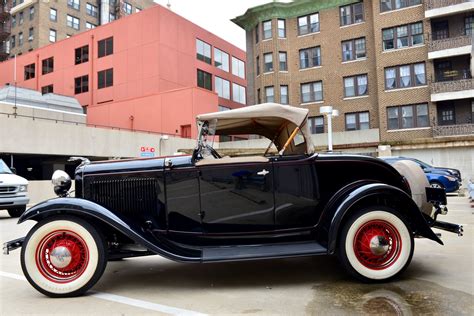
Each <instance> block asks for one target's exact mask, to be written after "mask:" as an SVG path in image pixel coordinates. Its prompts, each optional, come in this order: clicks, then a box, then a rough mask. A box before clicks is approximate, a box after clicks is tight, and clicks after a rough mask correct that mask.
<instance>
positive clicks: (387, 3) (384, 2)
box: [380, 0, 392, 12]
mask: <svg viewBox="0 0 474 316" xmlns="http://www.w3.org/2000/svg"><path fill="white" fill-rule="evenodd" d="M380 10H381V11H382V12H385V11H390V10H392V0H381V1H380Z"/></svg>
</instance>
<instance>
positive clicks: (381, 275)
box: [338, 206, 414, 282]
mask: <svg viewBox="0 0 474 316" xmlns="http://www.w3.org/2000/svg"><path fill="white" fill-rule="evenodd" d="M413 250H414V241H413V233H412V232H411V230H410V229H409V228H408V225H407V224H406V222H405V220H404V218H403V217H402V216H401V215H400V214H399V213H398V212H396V211H395V210H393V209H391V208H387V207H382V206H380V207H372V208H368V209H364V210H361V211H359V212H356V213H355V214H353V215H352V216H351V217H350V218H349V220H348V221H346V222H345V225H344V227H343V229H342V231H341V235H340V238H339V243H338V255H339V259H340V261H341V263H342V264H343V265H344V267H345V268H346V270H347V271H348V272H349V273H350V274H351V275H352V276H354V277H356V278H358V279H359V280H362V281H364V282H371V281H383V280H388V279H390V278H393V277H395V276H397V275H398V274H400V273H401V272H402V271H403V270H405V269H406V268H407V267H408V265H409V264H410V261H411V259H412V256H413Z"/></svg>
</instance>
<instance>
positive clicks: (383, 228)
mask: <svg viewBox="0 0 474 316" xmlns="http://www.w3.org/2000/svg"><path fill="white" fill-rule="evenodd" d="M353 247H354V253H355V255H356V257H357V259H358V260H359V262H360V263H361V264H362V265H364V266H365V267H366V268H369V269H372V270H382V269H386V268H388V267H390V266H391V265H392V264H393V263H394V262H396V261H397V259H398V257H399V256H400V253H401V250H402V238H401V237H400V234H399V232H398V230H397V229H396V228H395V227H394V226H393V225H392V224H390V223H389V222H387V221H384V220H371V221H368V222H367V223H365V224H363V225H362V226H361V227H360V228H359V229H358V230H357V232H356V234H355V236H354V243H353Z"/></svg>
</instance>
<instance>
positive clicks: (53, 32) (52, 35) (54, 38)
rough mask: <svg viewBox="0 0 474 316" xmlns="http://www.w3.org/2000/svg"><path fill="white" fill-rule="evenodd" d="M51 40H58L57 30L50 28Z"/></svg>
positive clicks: (52, 41)
mask: <svg viewBox="0 0 474 316" xmlns="http://www.w3.org/2000/svg"><path fill="white" fill-rule="evenodd" d="M49 41H50V42H51V43H54V42H56V30H53V29H49Z"/></svg>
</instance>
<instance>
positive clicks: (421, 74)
mask: <svg viewBox="0 0 474 316" xmlns="http://www.w3.org/2000/svg"><path fill="white" fill-rule="evenodd" d="M414 68H415V78H416V85H417V86H418V85H425V84H426V76H425V64H423V63H422V64H415V66H414Z"/></svg>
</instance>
